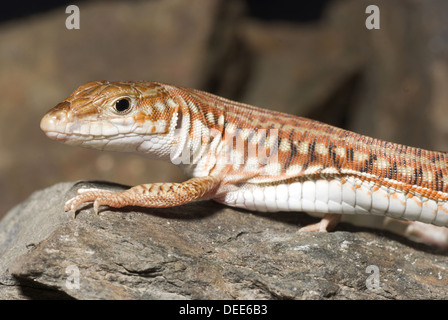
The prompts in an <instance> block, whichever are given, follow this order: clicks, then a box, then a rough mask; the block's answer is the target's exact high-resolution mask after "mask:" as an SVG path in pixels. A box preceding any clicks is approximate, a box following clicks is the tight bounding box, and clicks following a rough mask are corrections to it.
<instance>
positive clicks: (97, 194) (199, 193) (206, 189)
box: [64, 176, 221, 215]
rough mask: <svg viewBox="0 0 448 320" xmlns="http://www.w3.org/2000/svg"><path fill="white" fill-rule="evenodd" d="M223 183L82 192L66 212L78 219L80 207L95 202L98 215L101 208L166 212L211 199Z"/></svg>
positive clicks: (198, 180) (199, 180) (200, 179)
mask: <svg viewBox="0 0 448 320" xmlns="http://www.w3.org/2000/svg"><path fill="white" fill-rule="evenodd" d="M220 182H221V180H220V179H219V178H216V177H211V176H206V177H198V178H192V179H190V180H187V181H184V182H181V183H151V184H142V185H138V186H135V187H132V188H130V189H128V190H125V191H122V192H113V191H108V190H103V189H95V188H90V189H79V190H78V195H77V196H75V197H74V198H72V199H70V200H68V201H67V202H66V203H65V207H64V210H65V211H70V212H72V213H73V215H76V211H77V209H78V207H79V206H80V205H82V204H83V203H86V202H92V201H93V209H94V212H95V213H96V214H98V209H99V207H100V206H102V205H107V206H109V207H113V208H122V207H126V206H139V207H147V208H167V207H174V206H179V205H182V204H186V203H188V202H191V201H194V200H201V199H208V198H211V197H212V196H213V195H214V194H215V192H216V190H217V188H218V186H219V184H220Z"/></svg>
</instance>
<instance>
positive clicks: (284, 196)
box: [215, 177, 448, 226]
mask: <svg viewBox="0 0 448 320" xmlns="http://www.w3.org/2000/svg"><path fill="white" fill-rule="evenodd" d="M215 200H216V201H218V202H221V203H224V204H226V205H229V206H233V207H239V208H245V209H248V210H255V211H304V212H307V213H309V214H311V215H313V216H319V217H321V216H323V215H324V214H326V213H337V214H361V215H377V216H378V215H379V216H389V217H393V218H398V219H405V220H412V221H421V222H425V223H432V224H435V225H438V226H448V203H447V202H446V201H436V200H431V199H428V198H426V197H423V196H419V195H411V194H408V195H407V194H404V193H402V192H400V191H396V190H394V189H392V188H388V187H384V186H383V187H379V188H374V183H373V182H368V181H362V180H360V179H358V178H354V177H350V178H346V179H345V180H344V183H343V182H342V181H341V180H340V179H339V178H335V179H333V180H307V181H303V182H295V183H292V184H279V185H275V186H268V187H260V186H257V185H246V186H245V187H244V188H241V189H239V190H237V191H232V192H228V193H227V194H226V195H225V196H224V197H222V198H220V199H215Z"/></svg>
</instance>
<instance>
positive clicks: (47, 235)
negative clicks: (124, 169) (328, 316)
mask: <svg viewBox="0 0 448 320" xmlns="http://www.w3.org/2000/svg"><path fill="white" fill-rule="evenodd" d="M86 185H88V186H101V187H107V188H111V189H114V190H120V189H122V188H123V187H122V186H118V185H113V184H110V183H103V182H80V183H75V184H74V183H61V184H57V185H55V186H53V187H51V188H48V189H45V190H42V191H38V192H35V193H34V194H33V195H32V196H31V197H30V198H29V199H27V200H26V201H25V202H23V203H21V204H19V205H18V206H16V207H14V208H13V209H12V210H11V211H10V212H9V213H8V214H7V215H6V217H5V218H4V219H3V220H2V221H1V222H0V298H1V299H36V298H38V299H42V298H57V299H446V298H448V289H447V288H448V272H447V270H448V257H447V256H446V255H443V254H440V253H437V252H435V251H434V250H432V249H430V248H427V247H424V246H420V245H415V244H413V243H410V242H408V241H406V240H403V239H399V238H396V237H394V236H392V235H389V234H385V233H377V232H375V231H372V230H368V229H357V228H353V227H350V226H348V225H340V226H339V227H338V228H337V230H336V231H335V232H332V233H308V234H302V233H300V234H298V233H297V232H296V231H297V228H298V227H299V226H301V225H305V224H308V223H310V222H313V221H314V220H313V219H312V218H309V217H308V216H306V215H304V214H298V213H252V212H248V211H244V210H235V209H232V208H228V207H224V206H222V205H220V204H217V203H215V202H212V201H203V202H198V203H193V204H190V205H185V206H182V207H177V208H169V209H140V208H126V209H124V210H108V209H107V208H104V210H103V211H102V212H101V213H100V215H99V216H96V215H94V214H93V213H92V208H91V206H90V205H87V206H85V207H84V208H83V209H82V210H81V211H80V212H79V213H78V215H77V217H76V219H73V217H71V216H70V215H68V214H65V213H64V212H63V209H62V208H63V204H64V202H65V201H66V200H67V199H68V198H70V197H71V196H73V195H74V194H75V192H76V189H77V188H79V187H81V186H86ZM369 266H370V267H369ZM368 268H369V270H370V269H372V270H373V273H371V272H372V271H369V272H367V271H366V270H367V269H368ZM376 276H377V277H376ZM375 279H376V280H378V282H375ZM376 285H377V286H376Z"/></svg>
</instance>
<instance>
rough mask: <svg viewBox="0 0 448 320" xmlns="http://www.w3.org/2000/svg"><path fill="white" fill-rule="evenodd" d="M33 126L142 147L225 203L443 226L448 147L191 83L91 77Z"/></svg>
mask: <svg viewBox="0 0 448 320" xmlns="http://www.w3.org/2000/svg"><path fill="white" fill-rule="evenodd" d="M119 99H127V100H128V101H129V102H130V108H129V110H126V111H124V112H117V110H116V109H114V105H115V103H116V101H118V100H119ZM41 127H42V128H43V130H44V131H45V132H46V133H47V135H48V136H49V137H51V138H53V139H56V140H61V141H63V142H66V143H71V144H79V145H82V146H87V147H93V148H99V149H105V150H122V151H132V152H141V153H145V154H147V155H149V156H152V157H155V158H159V159H163V160H170V161H172V162H173V163H174V164H177V165H179V166H180V167H181V168H182V169H183V170H184V171H185V172H186V174H187V175H189V176H190V177H192V178H200V177H210V176H211V177H214V178H216V179H217V181H219V182H218V183H217V185H216V186H213V188H211V189H213V190H214V191H213V193H207V195H208V197H209V198H213V199H215V200H217V201H219V202H222V203H225V204H228V205H231V206H237V207H243V208H247V209H253V210H260V211H281V210H288V211H307V212H318V213H341V214H345V213H347V214H373V215H389V216H392V217H395V218H400V219H408V220H418V221H422V222H425V223H433V224H436V225H443V226H446V225H448V205H447V201H448V165H447V153H445V152H436V151H428V150H423V149H418V148H412V147H408V146H404V145H399V144H394V143H390V142H386V141H382V140H378V139H374V138H370V137H367V136H363V135H359V134H356V133H353V132H350V131H347V130H343V129H339V128H336V127H333V126H330V125H327V124H324V123H320V122H317V121H314V120H310V119H306V118H302V117H297V116H293V115H289V114H284V113H280V112H274V111H270V110H265V109H260V108H257V107H253V106H250V105H246V104H242V103H238V102H233V101H230V100H227V99H224V98H221V97H218V96H215V95H212V94H209V93H206V92H202V91H198V90H194V89H187V88H181V87H177V86H172V85H167V84H162V83H157V82H143V81H142V82H138V81H128V82H112V83H109V82H106V81H97V82H91V83H88V84H85V85H84V86H82V87H80V88H78V89H77V90H76V91H75V92H74V93H73V94H72V95H71V96H70V97H69V98H67V99H66V100H65V101H63V102H62V103H60V104H59V105H58V106H56V107H55V108H54V109H52V110H51V111H50V112H49V113H48V114H47V115H46V116H45V117H44V119H43V120H42V123H41ZM215 187H216V188H215ZM134 192H136V193H138V192H139V191H136V190H134ZM168 198H169V197H168ZM79 199H81V200H79ZM79 199H78V200H79V201H81V202H80V203H82V202H83V201H84V202H85V201H94V199H95V196H93V195H92V196H89V197H84V198H82V197H81V198H79ZM79 201H78V202H79ZM142 201H143V200H139V202H138V205H144V204H145V202H144V201H143V202H142ZM78 202H77V203H78ZM123 203H129V202H126V201H124V200H123ZM135 203H137V202H135ZM104 204H107V205H111V206H117V204H116V203H112V201H110V203H108V202H107V201H106V202H105V203H104ZM147 204H148V206H150V201H149V202H148V203H147ZM72 209H73V207H72Z"/></svg>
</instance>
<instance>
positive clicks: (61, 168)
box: [0, 0, 448, 217]
mask: <svg viewBox="0 0 448 320" xmlns="http://www.w3.org/2000/svg"><path fill="white" fill-rule="evenodd" d="M16 3H17V4H16ZM19 4H20V3H19V2H13V3H9V4H8V8H4V9H5V10H1V12H0V70H1V72H0V93H1V102H0V108H1V109H0V110H1V114H0V130H1V132H0V217H1V216H2V215H3V214H4V213H6V212H7V210H9V209H10V208H11V207H12V206H14V205H16V204H18V203H19V202H20V201H23V200H24V199H26V197H28V196H29V195H30V194H31V193H32V192H33V191H35V190H38V189H42V188H44V187H47V186H50V185H53V184H55V183H57V182H61V181H70V180H95V179H96V180H108V181H114V182H119V183H123V184H128V185H135V184H139V183H147V182H156V181H180V180H183V179H184V177H183V176H182V174H181V173H180V171H179V170H177V169H176V167H174V166H172V165H170V164H164V163H159V162H156V161H152V160H148V159H145V158H142V157H139V156H136V155H127V154H119V153H109V152H99V151H95V150H87V149H82V148H76V147H70V146H65V145H62V144H59V143H56V142H54V141H51V140H49V139H48V138H46V137H45V135H44V134H43V133H42V132H41V131H40V128H39V121H40V119H41V117H42V115H43V114H44V113H45V112H46V111H47V110H48V109H50V108H52V107H53V106H55V105H56V104H57V103H58V102H59V101H61V100H63V99H64V98H66V97H67V96H68V95H70V93H71V92H72V91H74V90H75V89H76V88H77V87H78V86H79V85H81V84H82V83H84V82H87V81H91V80H101V79H105V80H155V81H161V82H167V83H172V84H177V85H181V86H186V87H194V88H198V89H203V90H207V91H211V92H214V93H216V94H219V95H222V96H225V97H227V98H230V99H234V100H238V101H242V102H246V103H249V104H254V105H257V106H260V107H266V108H270V109H276V110H281V111H285V112H289V113H293V114H296V115H301V116H306V117H311V118H314V119H318V120H321V121H325V122H327V123H331V124H334V125H338V126H341V127H344V128H346V129H350V130H354V131H357V132H360V133H363V134H367V135H370V136H374V137H377V138H382V139H386V140H390V141H394V142H399V143H403V144H408V145H412V146H417V147H422V148H428V149H437V150H448V2H447V1H444V0H430V1H417V0H396V1H377V0H370V1H364V0H333V1H323V0H322V1H307V2H300V4H299V2H298V1H259V0H247V1H243V0H189V1H185V0H154V1H129V0H126V1H74V2H72V1H70V2H68V1H38V2H37V1H36V2H35V4H27V5H26V6H24V5H23V4H20V5H19ZM68 4H76V5H78V7H79V8H80V12H81V28H80V30H67V29H66V27H65V20H66V18H67V16H68V15H67V14H66V13H65V7H66V6H67V5H68ZM371 4H375V5H377V6H378V7H379V9H380V21H381V24H380V27H381V28H380V30H367V29H366V27H365V20H366V18H367V16H368V15H367V14H366V13H365V9H366V7H367V6H368V5H371ZM2 8H3V7H2Z"/></svg>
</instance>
